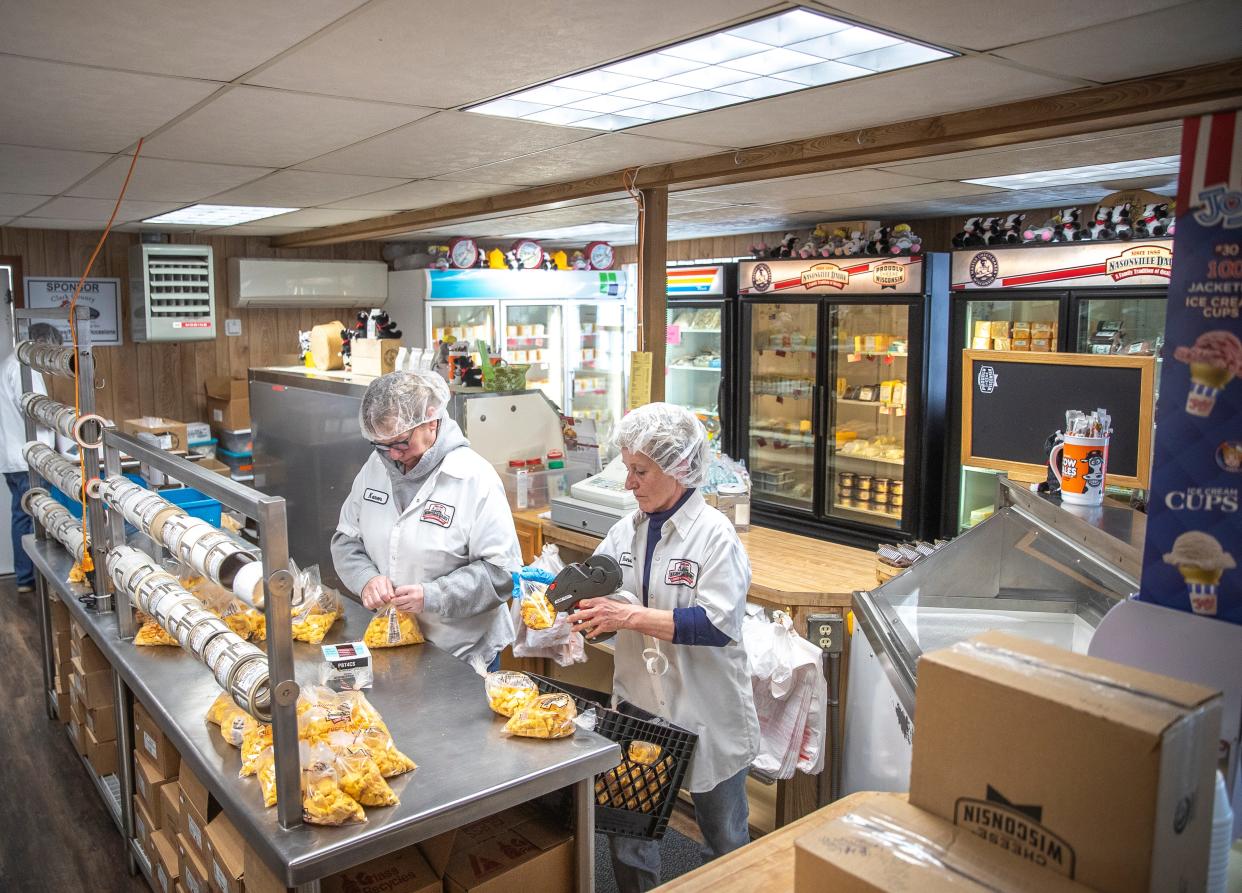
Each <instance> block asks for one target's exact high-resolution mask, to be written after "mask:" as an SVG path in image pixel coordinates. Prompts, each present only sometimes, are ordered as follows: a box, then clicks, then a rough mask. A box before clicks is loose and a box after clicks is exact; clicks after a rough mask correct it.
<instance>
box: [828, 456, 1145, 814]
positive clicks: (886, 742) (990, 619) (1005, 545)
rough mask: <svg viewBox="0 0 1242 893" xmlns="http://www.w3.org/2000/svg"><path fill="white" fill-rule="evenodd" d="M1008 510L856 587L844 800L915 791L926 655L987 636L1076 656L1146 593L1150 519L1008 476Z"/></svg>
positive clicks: (997, 481) (1004, 500)
mask: <svg viewBox="0 0 1242 893" xmlns="http://www.w3.org/2000/svg"><path fill="white" fill-rule="evenodd" d="M992 484H993V486H998V485H999V494H998V501H999V502H1000V504H1001V506H1002V508H1000V509H999V510H998V511H997V512H996V513H995V514H993V515H992V516H990V517H989V518H988V519H986V520H985V521H983V522H981V523H980V524H978V525H977V526H976V527H974V528H972V529H971V530H969V531H968V532H966V533H965V534H963V535H962V536H960V537H958V538H957V539H955V540H954V541H953V542H951V543H949V544H948V545H946V546H944V547H942V548H940V549H938V550H937V551H936V552H934V553H933V554H932V555H930V556H928V557H927V558H924V559H921V560H920V561H918V562H916V563H915V564H914V565H913V566H912V567H911V568H910V569H909V570H907V571H905V572H903V573H901V574H900V575H898V576H896V577H894V578H893V579H891V580H889V581H888V582H887V583H885V584H884V585H882V586H880V587H879V588H877V589H874V590H872V591H870V592H855V593H854V599H853V613H854V618H855V623H854V625H853V627H852V631H851V633H850V646H849V647H850V651H849V669H848V679H849V691H848V692H847V694H846V697H845V702H846V707H845V733H844V746H843V753H842V784H841V794H842V795H843V796H844V795H845V794H850V793H853V792H855V791H907V790H909V789H910V757H911V742H912V740H913V733H914V726H915V725H916V724H917V723H918V717H917V716H916V715H915V694H916V691H917V688H918V660H919V657H920V656H922V655H923V654H924V653H925V652H929V651H934V650H936V649H939V648H945V647H948V646H950V645H953V644H955V643H957V642H961V641H964V640H966V639H969V638H971V637H972V636H975V635H978V634H980V633H984V632H987V631H989V630H995V629H1000V630H1004V631H1005V632H1009V633H1012V634H1014V635H1018V636H1023V637H1026V638H1031V639H1035V640H1038V641H1041V642H1045V643H1047V644H1051V645H1057V646H1059V647H1061V648H1066V649H1069V650H1071V651H1074V652H1077V653H1079V654H1085V653H1087V648H1088V646H1089V645H1090V643H1091V639H1092V637H1093V636H1094V634H1095V630H1096V628H1097V627H1098V626H1099V625H1100V621H1101V620H1103V618H1104V615H1105V614H1107V613H1108V611H1109V610H1110V609H1111V608H1112V607H1113V605H1115V604H1117V603H1118V602H1121V601H1124V600H1125V599H1126V598H1127V597H1128V596H1129V595H1130V594H1131V593H1132V592H1134V591H1135V590H1137V589H1138V580H1139V575H1140V572H1141V564H1142V542H1143V533H1144V530H1145V521H1146V516H1145V515H1142V514H1140V513H1139V512H1136V511H1134V510H1132V509H1129V508H1126V507H1119V506H1108V505H1105V506H1091V507H1085V506H1061V505H1060V503H1059V502H1056V501H1053V500H1049V499H1048V498H1046V497H1041V496H1037V495H1036V494H1034V493H1031V492H1030V491H1029V490H1027V489H1026V488H1025V487H1024V486H1022V485H1021V484H1018V483H1013V482H1010V481H1009V480H1008V479H1007V478H1004V477H1002V478H994V479H992Z"/></svg>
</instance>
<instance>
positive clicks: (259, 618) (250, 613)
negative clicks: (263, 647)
mask: <svg viewBox="0 0 1242 893" xmlns="http://www.w3.org/2000/svg"><path fill="white" fill-rule="evenodd" d="M242 613H243V614H244V615H245V616H246V620H247V621H248V622H249V623H250V640H251V641H252V642H266V641H267V615H266V614H264V613H263V612H262V611H256V610H255V609H254V608H247V609H246V610H245V611H242Z"/></svg>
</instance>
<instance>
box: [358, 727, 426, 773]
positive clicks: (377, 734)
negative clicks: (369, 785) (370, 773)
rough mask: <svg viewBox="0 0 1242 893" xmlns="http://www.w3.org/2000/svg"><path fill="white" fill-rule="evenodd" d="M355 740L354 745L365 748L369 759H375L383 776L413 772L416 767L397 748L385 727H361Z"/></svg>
mask: <svg viewBox="0 0 1242 893" xmlns="http://www.w3.org/2000/svg"><path fill="white" fill-rule="evenodd" d="M355 742H356V743H355V745H354V746H355V747H361V748H364V749H366V751H367V752H368V753H369V754H370V755H371V759H373V760H375V765H376V766H378V767H379V770H380V774H381V775H383V776H384V777H385V778H392V777H394V776H396V775H403V774H404V773H406V772H413V771H414V770H415V769H417V768H418V766H417V765H415V763H414V761H413V760H411V759H410V758H409V757H407V756H406V755H405V754H403V753H402V752H401V751H399V750H397V745H396V744H395V743H394V742H393V740H392V735H390V734H389V733H388V730H387V729H383V728H372V729H363V730H362V732H360V733H359V734H358V735H357V737H356V738H355Z"/></svg>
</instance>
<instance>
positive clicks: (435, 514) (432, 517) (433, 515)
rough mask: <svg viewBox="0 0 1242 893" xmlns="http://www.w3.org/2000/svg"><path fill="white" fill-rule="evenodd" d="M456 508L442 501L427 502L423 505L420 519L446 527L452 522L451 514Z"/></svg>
mask: <svg viewBox="0 0 1242 893" xmlns="http://www.w3.org/2000/svg"><path fill="white" fill-rule="evenodd" d="M456 511H457V509H455V508H453V506H451V505H445V504H444V503H443V502H429V503H427V504H426V505H425V506H423V517H422V519H421V520H423V521H427V522H429V523H431V524H438V525H440V526H441V527H448V526H449V525H450V524H452V523H453V515H454V514H455V513H456Z"/></svg>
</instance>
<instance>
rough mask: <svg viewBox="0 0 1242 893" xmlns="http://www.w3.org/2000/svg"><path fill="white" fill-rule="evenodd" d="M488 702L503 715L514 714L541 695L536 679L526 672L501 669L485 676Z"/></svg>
mask: <svg viewBox="0 0 1242 893" xmlns="http://www.w3.org/2000/svg"><path fill="white" fill-rule="evenodd" d="M483 687H484V690H486V692H487V703H488V705H489V706H490V707H491V708H492V710H493V711H495V712H496V713H499V714H500V715H501V716H512V715H513V714H514V713H516V712H517V710H518V708H520V707H521V706H522V705H524V704H526V703H527V702H528V701H531V700H534V699H535V698H536V697H538V696H539V688H538V686H536V685H535V680H534V679H531V678H530V677H529V676H527V675H526V674H525V673H518V672H515V671H513V670H499V671H497V672H495V673H488V674H487V675H486V676H485V677H483Z"/></svg>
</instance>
